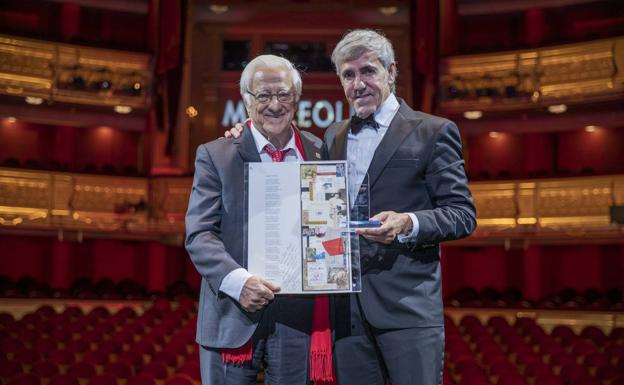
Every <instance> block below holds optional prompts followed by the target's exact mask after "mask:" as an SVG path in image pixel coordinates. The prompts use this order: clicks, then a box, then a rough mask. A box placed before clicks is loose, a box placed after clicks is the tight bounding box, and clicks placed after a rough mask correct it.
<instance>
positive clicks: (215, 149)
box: [197, 137, 236, 157]
mask: <svg viewBox="0 0 624 385" xmlns="http://www.w3.org/2000/svg"><path fill="white" fill-rule="evenodd" d="M202 149H203V150H204V151H206V152H208V153H209V154H210V155H211V156H217V157H219V156H225V155H226V154H229V153H232V152H233V150H235V149H236V145H235V140H234V139H232V138H223V137H221V138H217V139H215V140H211V141H209V142H206V143H203V144H200V145H199V147H198V148H197V153H198V154H199V153H200V152H201V150H202Z"/></svg>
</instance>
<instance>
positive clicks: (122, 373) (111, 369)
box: [104, 361, 132, 379]
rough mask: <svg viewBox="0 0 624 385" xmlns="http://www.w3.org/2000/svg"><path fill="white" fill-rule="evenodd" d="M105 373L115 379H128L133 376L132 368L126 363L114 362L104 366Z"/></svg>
mask: <svg viewBox="0 0 624 385" xmlns="http://www.w3.org/2000/svg"><path fill="white" fill-rule="evenodd" d="M104 373H108V374H110V375H111V376H114V377H115V378H121V379H128V378H130V377H131V376H132V367H131V366H130V364H128V363H126V362H122V361H120V362H113V363H110V364H107V365H106V366H104Z"/></svg>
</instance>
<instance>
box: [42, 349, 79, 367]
mask: <svg viewBox="0 0 624 385" xmlns="http://www.w3.org/2000/svg"><path fill="white" fill-rule="evenodd" d="M48 360H50V361H53V362H56V363H58V364H61V365H71V364H73V363H74V362H76V356H75V355H74V353H73V352H70V351H67V350H55V351H52V352H50V353H49V354H48Z"/></svg>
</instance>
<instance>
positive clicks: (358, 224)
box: [349, 221, 381, 229]
mask: <svg viewBox="0 0 624 385" xmlns="http://www.w3.org/2000/svg"><path fill="white" fill-rule="evenodd" d="M349 226H350V227H352V228H356V229H366V228H371V227H380V226H381V222H380V221H350V222H349Z"/></svg>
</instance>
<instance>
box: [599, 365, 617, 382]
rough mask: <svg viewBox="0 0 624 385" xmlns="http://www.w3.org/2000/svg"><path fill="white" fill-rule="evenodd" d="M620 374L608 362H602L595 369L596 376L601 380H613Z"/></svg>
mask: <svg viewBox="0 0 624 385" xmlns="http://www.w3.org/2000/svg"><path fill="white" fill-rule="evenodd" d="M621 374H622V373H620V370H618V368H616V367H615V366H613V365H609V364H604V365H602V366H601V367H599V368H598V369H597V370H596V378H598V379H599V380H601V381H613V380H614V379H616V378H617V377H618V376H619V375H621Z"/></svg>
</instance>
